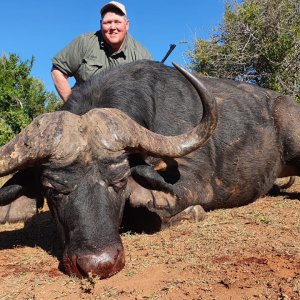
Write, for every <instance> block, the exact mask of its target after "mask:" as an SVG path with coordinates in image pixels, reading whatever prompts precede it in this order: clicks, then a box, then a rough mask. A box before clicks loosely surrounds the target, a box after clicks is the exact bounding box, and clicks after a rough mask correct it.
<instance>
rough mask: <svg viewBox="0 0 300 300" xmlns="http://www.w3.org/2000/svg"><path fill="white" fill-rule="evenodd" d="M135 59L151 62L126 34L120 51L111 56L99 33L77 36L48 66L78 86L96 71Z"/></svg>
mask: <svg viewBox="0 0 300 300" xmlns="http://www.w3.org/2000/svg"><path fill="white" fill-rule="evenodd" d="M139 59H152V57H151V54H150V53H149V52H148V50H146V49H145V48H144V47H143V46H142V45H141V44H140V43H139V42H137V41H136V40H135V39H134V38H133V37H132V36H131V35H129V34H128V33H127V36H126V40H125V43H124V45H123V46H122V49H121V50H120V51H118V52H116V53H112V51H111V49H110V47H109V46H108V45H107V44H106V43H105V41H104V40H103V37H102V34H101V31H97V32H94V33H87V34H83V35H80V36H79V37H77V38H76V39H75V40H73V41H72V42H71V43H70V44H69V45H67V46H66V47H65V48H64V49H63V50H62V51H61V52H59V53H58V54H57V55H56V56H55V57H54V58H53V59H52V63H53V66H54V67H55V68H57V69H58V70H60V71H61V72H63V73H64V74H66V75H67V76H68V77H73V76H74V77H75V80H76V85H79V84H81V83H83V82H84V81H86V80H87V79H89V78H90V77H91V76H93V75H95V74H97V73H98V72H99V71H101V70H103V69H106V68H111V67H113V66H117V65H121V64H124V63H128V62H131V61H135V60H139Z"/></svg>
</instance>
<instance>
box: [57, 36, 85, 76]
mask: <svg viewBox="0 0 300 300" xmlns="http://www.w3.org/2000/svg"><path fill="white" fill-rule="evenodd" d="M84 49H85V45H84V39H83V36H79V37H77V38H75V39H74V40H73V41H72V42H71V43H70V44H69V45H67V46H66V47H65V48H64V49H63V50H61V51H60V52H59V53H58V54H57V55H56V56H54V57H53V58H52V64H53V66H54V67H55V68H57V69H59V70H60V71H61V72H63V73H64V74H66V75H67V76H69V77H72V76H74V74H75V73H76V71H77V70H78V68H79V67H80V65H81V63H82V60H83V58H84V54H85V52H84V51H85V50H84Z"/></svg>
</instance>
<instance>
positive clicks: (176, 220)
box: [163, 205, 205, 228]
mask: <svg viewBox="0 0 300 300" xmlns="http://www.w3.org/2000/svg"><path fill="white" fill-rule="evenodd" d="M204 218H205V210H204V209H203V207H202V206H201V205H195V206H189V207H188V208H186V209H185V210H183V211H181V212H180V213H178V214H177V215H175V216H173V217H171V218H170V219H169V220H168V222H167V223H165V224H163V227H164V228H165V227H170V226H175V225H178V224H180V223H182V222H183V221H189V222H200V221H203V220H204Z"/></svg>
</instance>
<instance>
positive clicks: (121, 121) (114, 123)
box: [85, 64, 217, 157]
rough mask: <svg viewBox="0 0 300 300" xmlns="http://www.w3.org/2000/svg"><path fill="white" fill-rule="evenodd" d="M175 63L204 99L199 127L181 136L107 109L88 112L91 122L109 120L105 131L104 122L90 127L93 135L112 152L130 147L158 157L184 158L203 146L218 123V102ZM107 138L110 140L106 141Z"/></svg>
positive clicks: (132, 149)
mask: <svg viewBox="0 0 300 300" xmlns="http://www.w3.org/2000/svg"><path fill="white" fill-rule="evenodd" d="M174 66H175V67H176V68H177V69H178V70H179V71H180V72H181V73H182V74H183V75H184V76H185V77H186V78H187V79H188V80H189V81H190V82H191V84H192V85H193V86H194V88H195V89H196V91H197V92H198V94H199V97H200V98H201V101H202V104H203V117H202V120H201V122H200V123H199V124H198V125H197V126H196V127H195V128H193V129H191V130H190V131H188V132H187V133H185V134H181V135H178V136H163V135H160V134H156V133H154V132H152V131H150V130H148V129H146V128H144V127H142V126H140V125H139V124H138V123H136V122H135V121H133V120H132V119H131V118H129V117H128V116H127V115H126V114H124V113H123V112H121V111H120V110H117V109H113V108H103V109H94V110H92V111H90V112H88V113H87V114H86V116H85V118H86V119H87V120H86V122H88V123H90V124H91V123H92V122H95V123H96V124H104V123H105V126H104V127H105V128H106V130H108V132H107V133H106V134H104V131H103V125H102V126H101V127H102V129H100V125H98V126H97V125H96V126H95V127H92V128H89V129H90V130H91V133H90V136H93V137H97V138H98V141H100V140H101V144H102V145H104V144H107V145H109V148H110V149H111V150H112V151H119V150H121V149H127V150H129V151H133V152H146V153H148V154H151V155H153V156H157V157H181V156H184V155H187V154H189V153H190V152H192V151H195V150H196V149H198V148H199V147H201V146H202V145H203V144H204V143H205V142H206V141H207V140H208V139H209V137H210V136H211V135H212V133H213V131H214V129H215V128H216V125H217V109H216V101H215V98H214V97H213V96H212V95H211V94H210V93H209V91H208V90H207V89H206V88H205V87H204V85H203V84H202V83H201V82H200V81H199V79H198V78H197V77H195V76H194V75H193V74H191V73H189V72H188V71H186V70H185V69H183V68H182V67H180V66H178V65H176V64H174ZM88 120H89V121H88ZM95 123H94V124H95ZM97 128H98V129H97ZM106 130H105V131H106ZM105 139H107V140H106V141H104V140H105ZM96 143H97V142H96ZM102 147H103V146H99V145H98V146H96V147H94V149H96V152H97V151H98V152H99V153H98V155H101V154H100V152H101V150H100V149H102ZM97 149H98V150H97Z"/></svg>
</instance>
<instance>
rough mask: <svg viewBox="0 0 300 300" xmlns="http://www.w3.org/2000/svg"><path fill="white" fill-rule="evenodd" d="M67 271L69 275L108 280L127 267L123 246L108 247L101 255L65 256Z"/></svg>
mask: <svg viewBox="0 0 300 300" xmlns="http://www.w3.org/2000/svg"><path fill="white" fill-rule="evenodd" d="M63 261H64V266H65V270H66V272H67V273H68V274H69V275H73V276H77V277H80V278H83V277H95V276H96V277H100V278H101V279H104V278H108V277H111V276H113V275H114V274H116V273H118V272H120V271H121V270H122V269H123V268H124V265H125V256H124V249H123V246H122V245H118V246H114V247H107V248H106V249H105V250H104V251H102V252H101V253H99V254H85V255H76V254H71V255H68V254H65V255H64V259H63Z"/></svg>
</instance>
